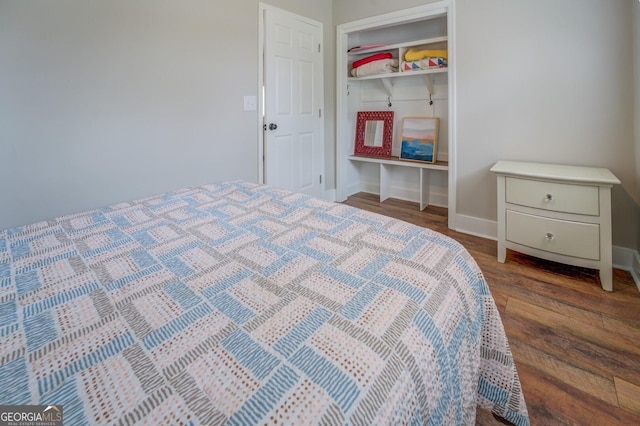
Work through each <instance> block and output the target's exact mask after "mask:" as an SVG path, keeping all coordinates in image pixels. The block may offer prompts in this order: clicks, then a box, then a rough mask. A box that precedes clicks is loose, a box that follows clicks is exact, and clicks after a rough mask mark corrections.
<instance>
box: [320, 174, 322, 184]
mask: <svg viewBox="0 0 640 426" xmlns="http://www.w3.org/2000/svg"><path fill="white" fill-rule="evenodd" d="M320 183H322V175H320Z"/></svg>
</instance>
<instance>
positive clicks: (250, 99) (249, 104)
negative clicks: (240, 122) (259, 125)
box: [244, 96, 258, 111]
mask: <svg viewBox="0 0 640 426" xmlns="http://www.w3.org/2000/svg"><path fill="white" fill-rule="evenodd" d="M257 105H258V101H257V99H256V97H255V96H245V97H244V110H245V111H255V110H256V108H257Z"/></svg>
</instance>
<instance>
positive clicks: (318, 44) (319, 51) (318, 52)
mask: <svg viewBox="0 0 640 426" xmlns="http://www.w3.org/2000/svg"><path fill="white" fill-rule="evenodd" d="M318 53H320V43H318Z"/></svg>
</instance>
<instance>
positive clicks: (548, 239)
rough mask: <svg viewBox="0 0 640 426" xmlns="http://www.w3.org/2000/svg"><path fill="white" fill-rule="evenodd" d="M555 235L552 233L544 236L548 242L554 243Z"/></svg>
mask: <svg viewBox="0 0 640 426" xmlns="http://www.w3.org/2000/svg"><path fill="white" fill-rule="evenodd" d="M553 238H554V237H553V234H552V233H551V232H547V233H546V234H544V239H545V240H547V241H552V240H553Z"/></svg>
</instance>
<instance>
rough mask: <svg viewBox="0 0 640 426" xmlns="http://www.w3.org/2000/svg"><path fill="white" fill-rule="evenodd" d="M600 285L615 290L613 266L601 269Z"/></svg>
mask: <svg viewBox="0 0 640 426" xmlns="http://www.w3.org/2000/svg"><path fill="white" fill-rule="evenodd" d="M600 285H601V286H602V289H603V290H606V291H613V273H612V271H611V267H609V268H602V269H600Z"/></svg>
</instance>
